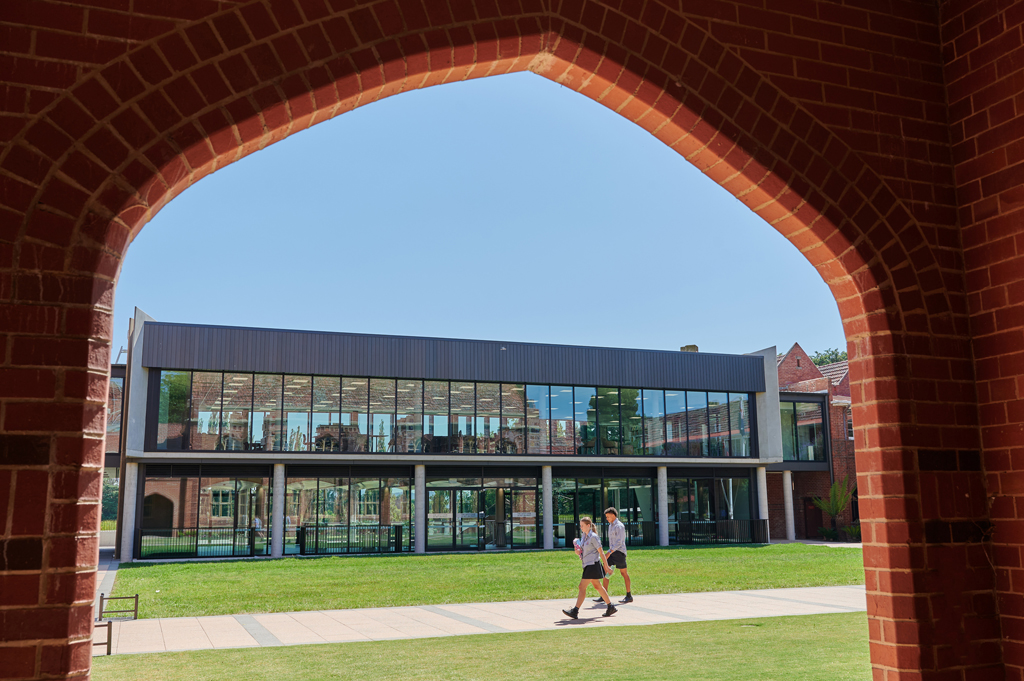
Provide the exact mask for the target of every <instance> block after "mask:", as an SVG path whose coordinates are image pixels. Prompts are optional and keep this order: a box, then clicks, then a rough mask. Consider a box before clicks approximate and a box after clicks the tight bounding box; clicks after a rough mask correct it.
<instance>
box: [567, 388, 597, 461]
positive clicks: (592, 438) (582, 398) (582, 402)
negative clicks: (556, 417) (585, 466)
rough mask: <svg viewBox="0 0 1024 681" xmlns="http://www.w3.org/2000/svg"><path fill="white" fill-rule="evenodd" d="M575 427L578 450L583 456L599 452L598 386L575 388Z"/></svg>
mask: <svg viewBox="0 0 1024 681" xmlns="http://www.w3.org/2000/svg"><path fill="white" fill-rule="evenodd" d="M572 403H573V428H574V431H575V435H576V451H577V452H579V453H580V454H581V455H582V456H594V455H595V454H597V439H598V432H597V388H575V389H574V390H573V402H572Z"/></svg>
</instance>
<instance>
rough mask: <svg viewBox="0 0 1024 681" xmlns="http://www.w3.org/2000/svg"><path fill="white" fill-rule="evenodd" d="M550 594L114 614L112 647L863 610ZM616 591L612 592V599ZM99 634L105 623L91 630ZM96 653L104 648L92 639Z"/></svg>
mask: <svg viewBox="0 0 1024 681" xmlns="http://www.w3.org/2000/svg"><path fill="white" fill-rule="evenodd" d="M568 596H569V594H567V597H566V598H561V599H558V600H550V601H513V602H505V603H463V604H455V605H421V606H413V607H399V608H363V609H352V610H320V611H315V612H290V613H274V614H269V615H224V616H220V617H176V618H167V619H150V620H136V621H129V622H116V623H115V624H114V628H113V652H114V653H115V654H123V653H151V652H165V651H172V650H205V649H218V648H246V647H261V646H290V645H300V644H307V643H338V642H346V641H385V640H394V639H406V638H430V637H439V636H464V635H469V634H492V633H507V632H517V631H542V630H553V629H563V628H568V627H621V626H635V625H642V624H664V623H669V622H702V621H708V620H729V619H745V618H753V617H778V616H782V615H816V614H827V613H840V612H864V611H865V610H866V609H867V608H866V599H865V594H864V587H863V586H833V587H814V588H804V589H766V590H760V591H722V592H711V593H690V594H662V595H653V596H643V595H641V596H636V597H635V601H634V602H633V603H631V604H629V605H622V606H619V612H618V613H617V614H616V615H614V616H613V617H607V618H605V617H601V613H602V612H604V606H603V605H598V604H596V603H593V602H592V601H591V600H590V599H589V598H588V600H587V602H586V603H585V604H584V606H583V608H582V610H581V611H580V619H578V620H570V619H568V618H566V617H565V616H564V615H562V613H561V609H562V608H565V607H569V606H571V605H572V599H571V598H570V597H568ZM620 597H621V596H613V602H615V601H617V600H618V598H620ZM101 637H102V638H103V639H104V640H106V631H105V630H103V631H102V632H97V640H98V639H99V638H101ZM95 652H96V654H103V653H104V652H105V649H104V648H103V647H101V646H97V647H96V650H95Z"/></svg>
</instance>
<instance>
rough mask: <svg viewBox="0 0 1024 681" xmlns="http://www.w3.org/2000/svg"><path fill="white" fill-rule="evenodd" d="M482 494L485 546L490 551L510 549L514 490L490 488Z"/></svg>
mask: <svg viewBox="0 0 1024 681" xmlns="http://www.w3.org/2000/svg"><path fill="white" fill-rule="evenodd" d="M480 494H481V495H482V497H483V512H484V545H485V546H486V547H487V548H488V549H504V548H509V547H510V546H511V544H510V542H509V532H508V518H509V506H510V503H511V500H512V490H511V489H510V488H508V487H498V488H494V487H489V488H487V489H485V490H483V491H482V492H481V493H480Z"/></svg>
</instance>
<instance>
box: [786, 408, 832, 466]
mask: <svg viewBox="0 0 1024 681" xmlns="http://www.w3.org/2000/svg"><path fill="white" fill-rule="evenodd" d="M794 405H795V407H796V440H797V459H798V460H799V461H825V428H824V424H823V422H822V414H821V403H819V402H795V403H794Z"/></svg>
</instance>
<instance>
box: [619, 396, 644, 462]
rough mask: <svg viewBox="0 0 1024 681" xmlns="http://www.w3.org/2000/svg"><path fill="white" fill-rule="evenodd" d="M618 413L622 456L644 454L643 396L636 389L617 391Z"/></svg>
mask: <svg viewBox="0 0 1024 681" xmlns="http://www.w3.org/2000/svg"><path fill="white" fill-rule="evenodd" d="M619 402H620V406H619V413H620V414H621V416H622V454H623V455H624V456H635V455H636V456H638V455H640V454H643V453H644V420H643V413H644V411H643V396H642V395H641V393H640V391H639V390H638V389H636V388H621V389H620V390H619Z"/></svg>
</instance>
